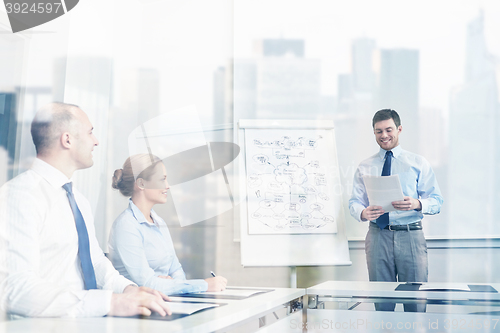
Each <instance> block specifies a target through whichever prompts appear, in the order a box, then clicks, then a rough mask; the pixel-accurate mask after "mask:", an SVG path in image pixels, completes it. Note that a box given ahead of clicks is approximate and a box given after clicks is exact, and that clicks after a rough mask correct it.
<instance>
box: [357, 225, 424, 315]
mask: <svg viewBox="0 0 500 333" xmlns="http://www.w3.org/2000/svg"><path fill="white" fill-rule="evenodd" d="M365 252H366V262H367V265H368V275H369V278H370V281H389V282H427V276H428V262H427V243H426V242H425V237H424V232H423V231H422V230H410V231H407V230H403V231H391V230H387V229H382V230H380V228H379V227H378V226H377V224H375V223H372V222H370V228H369V229H368V233H367V234H366V240H365ZM395 306H396V304H394V303H375V309H376V310H377V311H394V307H395ZM425 308H426V305H425V304H404V310H405V311H406V312H425Z"/></svg>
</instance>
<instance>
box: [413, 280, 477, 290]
mask: <svg viewBox="0 0 500 333" xmlns="http://www.w3.org/2000/svg"><path fill="white" fill-rule="evenodd" d="M419 290H462V291H470V288H469V286H468V285H467V284H466V283H446V282H445V283H424V284H422V285H421V286H420V289H419Z"/></svg>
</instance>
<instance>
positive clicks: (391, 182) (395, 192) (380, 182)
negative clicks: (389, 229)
mask: <svg viewBox="0 0 500 333" xmlns="http://www.w3.org/2000/svg"><path fill="white" fill-rule="evenodd" d="M363 181H364V183H365V188H366V193H367V194H368V200H369V202H370V206H382V208H383V209H384V211H386V212H392V211H395V210H396V208H394V206H393V205H392V202H393V201H401V200H404V195H403V190H402V189H401V183H400V182H399V175H392V176H367V175H365V176H363Z"/></svg>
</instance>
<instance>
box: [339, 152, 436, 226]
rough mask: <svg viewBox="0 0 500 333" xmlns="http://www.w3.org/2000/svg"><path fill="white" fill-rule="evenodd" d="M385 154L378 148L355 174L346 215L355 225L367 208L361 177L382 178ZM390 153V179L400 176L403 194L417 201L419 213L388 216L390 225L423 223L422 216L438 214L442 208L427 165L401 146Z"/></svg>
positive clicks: (432, 174) (411, 211)
mask: <svg viewBox="0 0 500 333" xmlns="http://www.w3.org/2000/svg"><path fill="white" fill-rule="evenodd" d="M385 153H386V150H384V149H382V148H380V151H379V152H378V153H377V154H375V155H373V156H371V157H369V158H367V159H366V160H364V161H362V162H361V163H360V164H359V167H358V169H357V170H356V173H355V174H354V183H353V187H352V196H351V199H350V200H349V211H350V213H351V215H352V217H354V218H355V219H357V220H358V221H361V212H362V211H363V209H365V208H366V207H368V206H369V205H370V204H369V201H368V196H367V194H366V189H365V184H364V182H363V176H364V175H370V176H380V175H381V174H382V168H383V166H384V157H385ZM392 153H393V155H394V157H393V159H392V168H391V175H399V181H400V182H401V187H402V189H403V194H404V195H405V196H409V197H412V198H415V199H418V200H420V202H421V203H422V210H420V211H417V210H410V211H402V210H397V211H393V212H389V224H391V225H405V224H410V223H415V222H418V221H420V220H422V218H423V217H424V215H423V214H429V215H433V214H438V213H439V212H440V210H441V205H442V204H443V197H442V196H441V191H440V190H439V185H438V183H437V181H436V176H435V175H434V171H432V168H431V166H430V164H429V162H427V160H426V159H425V158H423V157H422V156H420V155H417V154H414V153H410V152H408V151H406V150H403V149H402V148H401V146H397V147H395V148H393V149H392ZM373 222H374V221H373Z"/></svg>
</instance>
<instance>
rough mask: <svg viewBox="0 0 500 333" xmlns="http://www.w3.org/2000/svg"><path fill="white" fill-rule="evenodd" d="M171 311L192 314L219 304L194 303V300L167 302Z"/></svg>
mask: <svg viewBox="0 0 500 333" xmlns="http://www.w3.org/2000/svg"><path fill="white" fill-rule="evenodd" d="M167 303H168V305H169V307H170V310H172V313H180V314H187V315H190V314H193V313H195V312H198V311H201V310H205V309H210V308H215V307H217V306H219V304H216V303H196V302H167Z"/></svg>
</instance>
